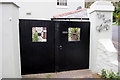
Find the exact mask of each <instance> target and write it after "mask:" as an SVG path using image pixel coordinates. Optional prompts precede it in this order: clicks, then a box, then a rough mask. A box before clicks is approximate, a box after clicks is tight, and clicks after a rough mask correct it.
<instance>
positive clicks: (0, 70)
mask: <svg viewBox="0 0 120 80" xmlns="http://www.w3.org/2000/svg"><path fill="white" fill-rule="evenodd" d="M0 79H2V4H1V3H0Z"/></svg>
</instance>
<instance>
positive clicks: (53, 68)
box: [19, 19, 90, 75]
mask: <svg viewBox="0 0 120 80" xmlns="http://www.w3.org/2000/svg"><path fill="white" fill-rule="evenodd" d="M19 25H20V27H19V28H20V52H21V72H22V75H24V74H36V73H47V72H58V71H66V70H77V69H87V68H89V42H90V40H89V38H90V22H72V21H46V20H25V19H20V24H19ZM32 27H47V42H32ZM69 27H73V28H74V27H78V28H81V31H80V33H81V35H80V38H81V39H80V41H76V42H69V41H68V34H67V33H65V34H63V31H64V32H67V31H68V28H69ZM60 46H62V47H60Z"/></svg>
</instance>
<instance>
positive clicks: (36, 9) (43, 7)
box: [19, 0, 85, 19]
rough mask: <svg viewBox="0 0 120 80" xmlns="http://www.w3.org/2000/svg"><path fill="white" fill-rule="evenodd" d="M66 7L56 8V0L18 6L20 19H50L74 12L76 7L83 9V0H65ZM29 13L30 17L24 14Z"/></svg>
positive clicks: (27, 2) (24, 2)
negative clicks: (66, 2)
mask: <svg viewBox="0 0 120 80" xmlns="http://www.w3.org/2000/svg"><path fill="white" fill-rule="evenodd" d="M67 1H68V6H67V7H64V8H60V7H57V0H50V1H48V0H41V1H36V0H35V1H33V0H31V1H27V0H26V1H23V2H21V3H19V4H20V18H32V19H33V18H35V19H41V18H44V19H50V18H51V17H53V16H55V15H58V14H62V13H66V12H69V11H74V10H76V9H77V7H78V6H81V7H82V8H84V4H85V3H84V0H67ZM28 12H31V15H26V13H28Z"/></svg>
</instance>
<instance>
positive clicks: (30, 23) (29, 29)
mask: <svg viewBox="0 0 120 80" xmlns="http://www.w3.org/2000/svg"><path fill="white" fill-rule="evenodd" d="M54 31H55V30H54V25H53V24H52V22H51V21H43V20H42V21H40V20H20V48H21V69H22V71H21V72H22V74H34V73H43V72H44V73H45V72H54V71H55V64H54V63H55V59H54V54H55V53H54V42H55V41H54Z"/></svg>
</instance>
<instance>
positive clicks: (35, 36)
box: [32, 32, 38, 42]
mask: <svg viewBox="0 0 120 80" xmlns="http://www.w3.org/2000/svg"><path fill="white" fill-rule="evenodd" d="M32 41H33V42H38V33H37V32H36V33H34V34H33V38H32Z"/></svg>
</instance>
